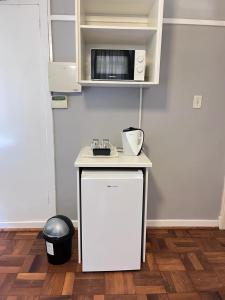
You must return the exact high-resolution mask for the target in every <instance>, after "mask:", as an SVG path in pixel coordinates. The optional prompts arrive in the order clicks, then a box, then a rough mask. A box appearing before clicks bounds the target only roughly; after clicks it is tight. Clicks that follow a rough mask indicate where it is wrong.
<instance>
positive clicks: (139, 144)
mask: <svg viewBox="0 0 225 300" xmlns="http://www.w3.org/2000/svg"><path fill="white" fill-rule="evenodd" d="M138 130H140V131H141V133H142V134H141V137H140V138H139V143H138V148H139V152H138V155H140V154H141V150H142V146H143V144H144V131H143V130H142V129H138Z"/></svg>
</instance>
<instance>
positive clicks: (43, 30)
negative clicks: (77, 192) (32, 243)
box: [0, 0, 56, 228]
mask: <svg viewBox="0 0 225 300" xmlns="http://www.w3.org/2000/svg"><path fill="white" fill-rule="evenodd" d="M1 5H38V6H39V12H40V13H39V17H40V35H41V36H40V38H41V58H42V60H41V61H42V68H41V70H42V83H41V88H42V91H43V95H45V99H44V101H45V102H46V109H45V118H46V120H45V121H46V122H45V124H46V133H45V137H46V148H47V153H46V156H47V166H46V168H47V174H48V212H49V214H50V215H52V216H53V215H55V214H56V190H55V155H54V134H53V114H52V108H51V94H50V92H49V86H48V61H49V44H48V5H47V1H46V0H3V1H1V2H0V6H1ZM45 221H46V220H40V221H34V222H33V220H30V221H29V222H27V221H26V222H18V223H11V222H4V223H1V224H0V227H7V228H33V227H35V228H39V227H42V226H43V225H44V223H45Z"/></svg>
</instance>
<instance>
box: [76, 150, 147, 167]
mask: <svg viewBox="0 0 225 300" xmlns="http://www.w3.org/2000/svg"><path fill="white" fill-rule="evenodd" d="M88 149H89V147H84V148H83V149H81V151H80V153H79V155H78V157H77V159H76V161H75V163H74V166H75V167H76V168H85V167H86V168H94V167H96V168H151V167H152V162H151V161H150V159H149V158H148V157H147V156H146V155H145V154H144V152H142V153H141V154H140V155H139V156H127V155H124V154H123V153H122V152H119V156H118V157H96V156H95V157H87V155H86V154H87V152H88Z"/></svg>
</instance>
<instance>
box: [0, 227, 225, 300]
mask: <svg viewBox="0 0 225 300" xmlns="http://www.w3.org/2000/svg"><path fill="white" fill-rule="evenodd" d="M76 234H77V232H76ZM76 234H75V237H74V241H73V249H74V250H73V257H72V259H71V261H70V262H68V263H66V264H64V265H61V266H53V265H49V264H48V263H47V259H46V255H45V246H44V241H43V240H42V238H41V234H40V233H39V232H32V231H28V232H19V231H18V232H7V231H2V232H0V300H48V299H52V300H54V299H56V300H60V299H62V300H200V299H202V300H213V299H215V300H221V299H225V231H219V230H218V229H216V228H212V229H186V230H185V229H155V230H154V229H148V231H147V256H146V263H145V264H143V265H142V269H141V271H133V272H102V273H82V272H81V266H80V265H79V264H78V263H77V235H76Z"/></svg>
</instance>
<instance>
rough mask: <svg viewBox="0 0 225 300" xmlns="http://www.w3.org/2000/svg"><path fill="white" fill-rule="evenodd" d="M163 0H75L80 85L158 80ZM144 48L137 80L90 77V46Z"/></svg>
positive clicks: (132, 84)
mask: <svg viewBox="0 0 225 300" xmlns="http://www.w3.org/2000/svg"><path fill="white" fill-rule="evenodd" d="M163 6H164V0H108V1H105V0H77V7H76V12H77V33H78V35H77V37H78V39H77V45H78V49H77V50H78V56H79V57H78V62H79V66H78V71H79V74H78V78H79V83H80V84H81V85H82V86H112V87H114V86H115V87H118V86H124V87H127V86H130V87H148V86H151V85H153V84H158V83H159V70H160V57H161V38H162V23H163ZM92 48H100V49H101V48H102V49H104V48H105V49H108V48H109V49H134V50H136V49H137V50H146V54H147V57H146V64H147V66H146V76H145V81H144V82H140V81H139V82H138V81H100V80H99V81H95V80H91V49H92Z"/></svg>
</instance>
